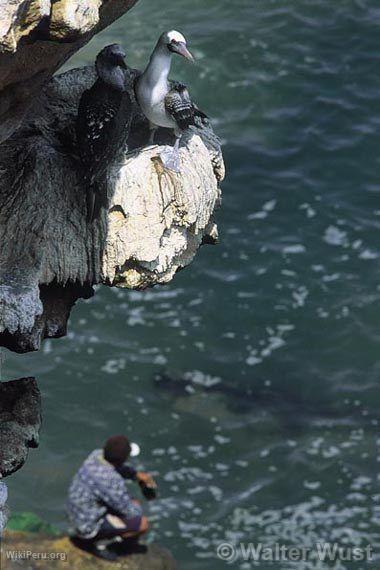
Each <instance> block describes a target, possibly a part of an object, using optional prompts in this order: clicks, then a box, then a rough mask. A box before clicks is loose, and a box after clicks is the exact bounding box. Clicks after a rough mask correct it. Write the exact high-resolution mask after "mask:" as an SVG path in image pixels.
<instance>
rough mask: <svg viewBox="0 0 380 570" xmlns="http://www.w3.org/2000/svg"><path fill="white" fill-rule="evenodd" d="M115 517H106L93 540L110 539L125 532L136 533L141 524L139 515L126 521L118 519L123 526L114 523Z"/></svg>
mask: <svg viewBox="0 0 380 570" xmlns="http://www.w3.org/2000/svg"><path fill="white" fill-rule="evenodd" d="M114 520H115V517H109V516H106V517H105V519H104V520H103V522H102V525H101V527H100V529H99V530H98V534H97V535H96V537H95V538H97V539H98V538H112V537H113V536H119V535H121V534H124V533H125V532H128V531H129V532H137V531H138V530H139V528H140V524H141V515H137V516H135V517H131V518H128V519H118V520H119V521H120V520H122V521H123V525H124V526H122V525H119V524H117V525H116V524H115V523H114Z"/></svg>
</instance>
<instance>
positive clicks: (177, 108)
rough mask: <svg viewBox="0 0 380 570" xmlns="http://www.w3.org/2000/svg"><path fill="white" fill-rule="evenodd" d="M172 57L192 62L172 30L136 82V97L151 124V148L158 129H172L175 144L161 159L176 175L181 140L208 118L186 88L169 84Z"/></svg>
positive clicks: (192, 59) (165, 36)
mask: <svg viewBox="0 0 380 570" xmlns="http://www.w3.org/2000/svg"><path fill="white" fill-rule="evenodd" d="M173 54H179V55H181V56H183V57H185V58H186V59H188V60H190V61H194V58H193V56H192V55H191V53H190V52H189V50H188V49H187V45H186V40H185V38H184V36H183V35H182V34H181V33H179V32H176V31H175V30H172V31H170V32H165V33H163V34H162V35H161V37H160V39H159V40H158V42H157V45H156V47H155V48H154V51H153V53H152V55H151V56H150V60H149V63H148V66H147V68H146V69H145V71H144V72H143V73H142V74H141V75H140V76H139V77H138V78H137V80H136V83H135V93H136V99H137V101H138V103H139V105H140V107H141V110H142V111H143V113H144V115H145V116H146V118H147V119H148V120H149V123H150V128H151V136H150V144H153V140H154V134H155V131H156V129H157V128H158V127H166V128H170V129H174V134H175V136H176V142H175V145H174V147H173V149H170V151H169V152H168V151H167V150H166V151H163V152H162V153H161V155H160V156H161V160H162V162H163V164H164V166H165V167H166V168H168V169H170V170H173V171H174V172H179V143H180V139H181V136H182V134H183V132H184V131H185V130H186V129H187V128H188V127H190V126H191V125H195V126H197V121H196V119H197V118H198V119H200V120H201V121H203V120H204V119H207V115H205V114H204V113H202V111H200V110H199V109H198V108H197V107H196V105H194V103H193V102H192V101H191V99H190V96H189V92H188V90H187V87H186V85H183V84H182V83H178V82H172V81H169V80H168V76H169V72H170V66H171V61H172V56H173Z"/></svg>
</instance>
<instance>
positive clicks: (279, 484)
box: [4, 0, 380, 570]
mask: <svg viewBox="0 0 380 570" xmlns="http://www.w3.org/2000/svg"><path fill="white" fill-rule="evenodd" d="M379 20H380V5H379V3H378V2H376V1H375V0H373V1H370V0H368V1H367V0H338V1H337V2H332V1H327V0H288V1H285V0H271V1H270V0H266V1H264V0H256V1H255V0H234V1H231V0H218V1H216V0H207V1H206V0H193V1H192V2H190V1H189V0H187V1H186V0H177V1H176V2H172V1H169V0H161V1H160V2H157V0H156V1H154V0H140V2H139V3H138V5H137V6H136V7H135V8H134V9H133V10H132V11H131V12H130V13H129V14H127V15H126V17H124V18H122V19H121V20H119V21H118V22H117V23H115V24H114V25H113V26H112V27H110V28H109V29H107V30H105V31H104V32H103V33H102V34H100V35H99V36H98V37H96V38H95V39H94V40H93V41H92V42H91V43H90V44H89V45H88V46H86V47H85V48H84V49H83V50H82V51H81V52H80V53H78V54H77V55H76V56H75V57H74V58H73V59H72V60H71V61H70V62H69V64H68V65H67V66H66V69H67V68H69V67H74V66H78V65H82V64H86V63H90V62H92V60H93V58H94V56H95V54H96V52H97V51H98V50H99V49H100V48H101V47H102V46H103V45H105V44H107V43H112V42H120V43H122V44H123V46H124V47H125V48H126V51H127V57H128V62H129V63H130V64H131V65H132V66H134V67H142V66H143V65H144V63H145V62H146V61H147V58H148V55H149V53H150V50H151V49H152V48H153V45H154V43H155V41H156V38H157V36H158V35H159V33H161V31H163V30H165V29H171V28H177V29H180V30H181V31H182V32H183V33H184V34H185V35H186V36H187V37H188V39H189V44H190V47H191V49H192V51H193V52H194V54H195V56H196V57H197V60H198V64H197V66H190V65H187V64H186V63H185V62H182V61H176V62H175V65H174V68H173V77H176V78H178V79H181V80H184V81H186V82H187V83H188V84H189V85H190V87H191V93H192V94H193V97H194V98H195V99H196V101H197V103H198V104H199V106H200V107H201V108H202V109H203V110H204V111H206V112H207V113H208V114H209V115H210V116H211V118H212V120H213V124H214V126H215V129H216V130H217V132H218V133H219V135H220V136H221V137H222V139H223V143H224V153H225V159H226V165H227V170H228V176H227V179H226V181H225V183H224V184H223V192H224V202H223V208H222V210H221V211H220V212H219V213H218V223H219V229H220V233H221V244H220V246H218V247H204V248H202V250H201V251H200V252H199V255H198V257H197V259H196V260H195V262H194V263H193V265H192V266H191V267H190V268H189V269H187V270H186V271H183V272H181V273H180V274H178V275H177V276H176V278H175V280H174V281H173V283H172V284H170V285H169V286H166V287H162V288H156V289H154V290H150V291H146V292H144V293H136V292H131V293H128V292H126V291H117V290H111V289H107V288H100V289H99V290H98V291H97V294H96V296H95V297H94V298H93V299H92V300H90V301H88V302H80V303H79V304H78V305H77V307H76V308H75V310H74V311H73V313H72V318H71V320H70V327H69V334H68V336H67V337H66V338H65V339H61V340H58V341H53V342H50V341H48V342H45V344H44V349H43V351H42V352H41V353H39V354H29V355H25V356H18V355H12V354H8V353H7V355H6V356H7V358H6V363H5V378H4V379H7V378H17V377H20V376H22V375H31V374H34V375H35V376H36V377H37V378H38V380H39V385H40V389H41V392H42V395H43V408H44V423H43V429H42V434H41V445H40V448H39V449H38V450H33V451H32V452H31V453H30V457H29V460H28V462H27V464H26V465H25V466H24V468H23V469H22V470H21V471H20V472H18V473H17V474H16V475H14V476H13V477H11V478H10V479H9V491H10V506H11V507H12V508H13V509H15V510H19V511H20V510H21V511H25V510H27V511H33V512H35V513H37V514H38V515H39V516H41V517H43V518H44V519H45V520H46V521H48V522H50V523H53V524H55V525H58V526H60V527H61V528H64V525H65V518H64V501H65V494H66V490H67V486H68V484H69V481H70V478H71V476H72V475H73V473H74V471H75V469H76V468H77V467H78V466H79V464H80V463H81V461H82V460H83V458H84V457H85V456H86V454H87V453H88V452H89V451H91V450H92V449H93V448H95V447H97V446H98V445H100V444H101V443H102V442H103V440H104V439H105V438H106V437H107V436H108V435H110V434H112V433H117V432H122V431H124V432H126V433H128V434H130V436H131V437H132V438H133V439H135V440H137V441H138V442H139V443H140V444H141V446H142V449H143V453H142V455H141V461H142V465H143V466H144V467H145V468H147V469H149V470H151V471H153V472H154V473H155V474H156V476H157V479H158V481H159V484H160V500H159V501H157V502H156V503H152V504H149V505H147V507H146V508H147V512H148V514H149V517H150V519H151V521H152V537H154V539H156V540H158V541H159V542H160V543H161V544H163V545H165V546H167V547H168V548H169V549H170V550H171V551H172V552H173V553H174V555H175V556H176V558H177V559H178V560H179V561H180V567H181V568H185V569H190V568H191V569H196V570H198V569H202V570H206V569H207V570H208V569H210V568H211V569H213V570H214V569H215V570H219V569H223V568H226V562H224V561H221V560H218V558H217V557H216V547H217V545H218V544H220V543H221V542H225V541H228V542H232V543H239V542H254V543H257V542H261V543H263V544H265V545H269V546H270V545H273V544H274V543H276V542H277V543H281V544H295V545H297V546H310V545H313V544H315V543H316V542H318V541H322V542H323V541H330V542H335V541H338V542H339V543H340V544H342V545H346V546H347V545H350V544H354V545H359V546H363V547H364V546H365V545H367V544H372V545H373V547H374V549H375V560H374V561H372V562H360V563H359V562H341V564H340V565H335V566H333V565H330V564H328V563H318V562H317V561H309V562H307V563H306V562H296V563H294V562H287V563H273V564H271V563H270V562H263V561H261V562H258V563H257V564H255V565H254V563H253V562H244V561H243V560H242V559H238V560H236V561H235V562H234V563H233V565H232V566H233V567H236V568H244V569H245V568H251V567H259V568H267V567H272V566H275V567H277V568H280V570H289V569H292V568H301V569H304V570H308V569H309V568H310V569H314V568H329V567H334V568H337V569H338V568H339V569H345V568H355V569H360V568H367V567H371V568H378V567H379V565H380V554H379V553H380V535H379V523H380V490H379V476H378V471H379V445H380V437H379V435H378V432H379V404H380V397H379V385H378V384H379V372H380V358H379V340H380V339H379V326H378V323H379V299H380V287H379V277H380V271H379V245H378V243H379V241H378V232H379V227H380V203H379V192H380V185H379V151H378V149H379V135H378V131H379V125H380V103H379V95H380V79H379V57H378V56H379V23H380V22H379ZM163 370H172V371H175V373H176V374H177V375H180V376H181V375H186V378H187V382H186V386H185V388H184V389H183V386H182V384H181V385H180V386H179V387H178V388H177V387H176V385H168V386H166V387H161V388H160V387H157V386H156V385H155V384H154V382H153V376H154V374H156V373H159V372H162V371H163ZM213 382H215V384H213ZM216 382H218V383H216ZM210 384H213V387H211V388H207V386H208V385H210Z"/></svg>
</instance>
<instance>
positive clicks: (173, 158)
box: [160, 139, 181, 174]
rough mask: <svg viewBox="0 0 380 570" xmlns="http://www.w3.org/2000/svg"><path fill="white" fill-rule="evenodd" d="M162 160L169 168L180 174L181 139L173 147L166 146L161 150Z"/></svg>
mask: <svg viewBox="0 0 380 570" xmlns="http://www.w3.org/2000/svg"><path fill="white" fill-rule="evenodd" d="M160 158H161V162H162V164H163V165H164V167H165V168H166V169H167V170H172V171H173V172H176V173H177V174H179V173H180V172H181V162H180V156H179V139H177V140H176V143H175V145H174V146H173V147H170V146H166V147H165V148H164V150H162V151H161V152H160Z"/></svg>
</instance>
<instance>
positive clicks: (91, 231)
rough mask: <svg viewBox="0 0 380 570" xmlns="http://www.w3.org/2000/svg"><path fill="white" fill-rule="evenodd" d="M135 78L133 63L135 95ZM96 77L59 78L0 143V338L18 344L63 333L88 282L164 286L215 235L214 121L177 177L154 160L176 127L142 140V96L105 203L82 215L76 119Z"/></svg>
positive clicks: (218, 171)
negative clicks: (95, 217)
mask: <svg viewBox="0 0 380 570" xmlns="http://www.w3.org/2000/svg"><path fill="white" fill-rule="evenodd" d="M134 77H135V72H134V70H129V72H128V73H127V79H126V82H127V87H128V90H129V92H130V95H131V97H132V99H133V98H134V95H133V82H134ZM94 78H95V74H94V70H93V68H92V67H89V68H83V69H77V70H72V71H69V72H67V73H64V74H62V75H60V76H57V77H55V78H54V79H53V80H52V81H51V82H50V83H49V85H48V86H47V87H46V88H45V89H44V90H43V92H42V93H41V95H40V96H39V97H38V98H37V99H36V100H35V101H34V103H33V105H32V106H31V108H30V110H29V113H28V116H27V118H26V119H25V120H24V122H23V124H22V126H21V127H20V129H19V130H18V131H17V132H16V133H15V134H14V135H13V136H12V137H11V138H9V139H8V140H7V141H6V142H4V143H3V144H2V145H0V169H1V170H2V172H3V176H2V178H1V180H0V232H1V236H0V237H1V240H2V249H1V253H0V305H1V307H2V311H1V312H0V345H3V346H7V347H8V348H11V349H12V350H15V351H18V352H26V351H29V350H36V349H38V348H39V346H40V343H41V340H42V339H43V338H46V337H59V336H62V335H64V334H65V333H66V323H67V320H68V317H69V314H70V310H71V307H72V305H73V304H74V303H75V301H76V299H77V298H79V297H85V298H87V297H89V296H91V295H92V285H94V284H97V283H103V284H106V285H111V286H117V287H126V288H131V289H143V288H145V287H148V286H152V285H156V284H162V283H167V282H168V281H170V280H171V279H172V278H173V276H174V275H175V273H176V271H178V270H179V269H181V268H182V267H185V266H186V265H188V264H189V263H190V262H191V261H192V259H193V258H194V256H195V254H196V252H197V250H198V248H199V246H200V245H201V244H202V243H204V242H206V243H212V242H214V241H215V240H216V237H217V230H216V226H215V224H214V221H213V213H214V210H215V208H216V207H217V206H218V205H219V201H220V190H219V181H220V180H221V179H222V178H223V176H224V166H223V159H222V155H221V150H220V145H219V141H218V139H217V137H216V136H215V134H214V133H213V131H212V129H211V127H202V128H198V129H192V130H189V131H188V132H187V133H186V135H185V136H184V138H183V141H182V145H181V149H180V153H181V173H180V174H174V173H172V172H170V171H167V170H165V169H164V168H163V166H162V163H161V161H160V159H159V152H160V149H161V148H162V146H161V145H163V144H165V143H167V142H169V143H171V144H172V142H173V141H172V140H171V139H170V137H171V136H172V135H171V134H170V132H168V131H166V130H165V129H163V130H162V131H161V132H160V131H159V132H158V135H157V143H158V144H156V145H155V146H150V147H146V144H147V140H148V130H149V129H148V123H147V121H146V119H145V118H144V117H143V116H142V114H141V112H140V111H139V108H138V106H137V104H136V103H134V119H133V122H132V126H131V131H130V135H129V138H128V141H127V143H128V150H127V151H124V152H121V153H120V156H118V157H117V159H116V160H115V164H114V166H113V168H111V170H110V171H109V176H108V194H109V204H110V206H109V210H108V212H105V211H104V212H103V216H102V218H101V219H100V220H99V221H97V222H96V223H94V224H91V225H89V224H87V223H86V206H85V189H84V188H83V187H82V184H81V172H80V165H79V163H78V160H77V158H76V149H75V137H74V124H75V118H76V114H77V108H78V102H79V98H80V96H81V94H82V92H83V90H84V89H85V88H88V87H89V86H90V85H91V84H92V83H93V81H94Z"/></svg>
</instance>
